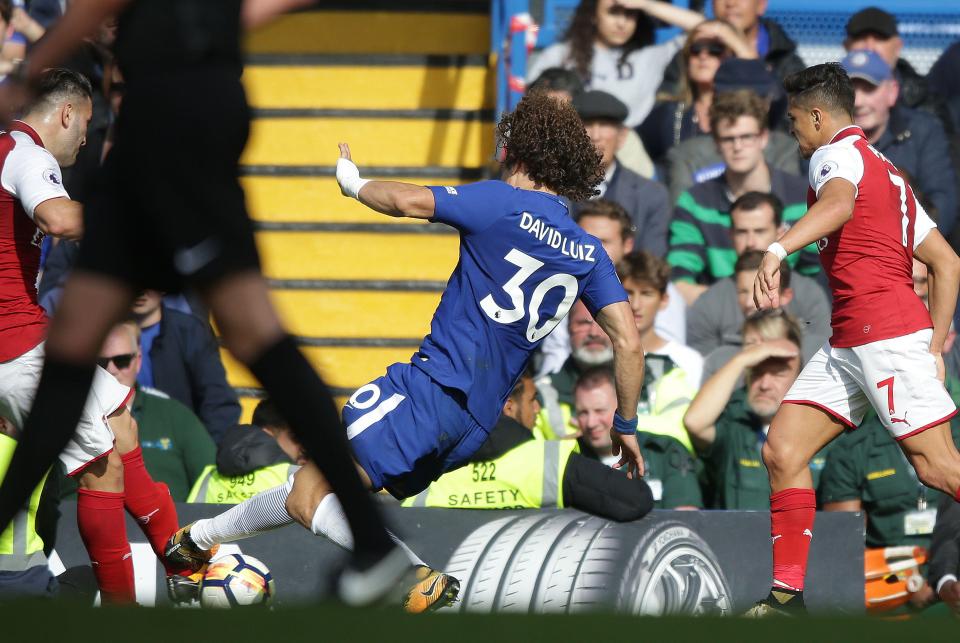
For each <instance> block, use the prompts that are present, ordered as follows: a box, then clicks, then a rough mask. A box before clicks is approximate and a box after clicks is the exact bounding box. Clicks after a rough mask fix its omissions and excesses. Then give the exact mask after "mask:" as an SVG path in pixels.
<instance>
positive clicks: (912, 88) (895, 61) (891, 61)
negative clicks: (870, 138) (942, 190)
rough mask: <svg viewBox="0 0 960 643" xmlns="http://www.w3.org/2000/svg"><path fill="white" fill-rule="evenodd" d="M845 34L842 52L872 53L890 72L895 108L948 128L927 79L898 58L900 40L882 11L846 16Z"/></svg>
mask: <svg viewBox="0 0 960 643" xmlns="http://www.w3.org/2000/svg"><path fill="white" fill-rule="evenodd" d="M846 31H847V37H846V39H845V40H844V41H843V48H844V49H846V50H847V51H848V52H852V51H856V50H858V49H868V50H870V51H873V52H876V53H877V54H878V55H879V56H880V57H881V58H882V59H883V60H884V62H886V63H887V66H888V67H889V68H890V69H891V70H893V77H894V80H895V81H896V83H897V86H898V87H899V92H898V94H897V96H896V101H897V105H898V106H901V107H908V108H910V109H922V110H924V111H926V112H929V113H931V114H933V115H935V116H937V117H938V118H939V119H940V120H941V123H940V124H941V125H943V126H944V127H950V116H949V114H948V112H947V109H946V106H945V105H944V103H943V101H942V99H941V98H940V96H939V95H938V94H937V93H936V92H932V91H930V89H929V88H928V86H927V80H926V79H925V78H924V77H923V76H921V75H920V74H919V73H918V72H917V71H916V70H915V69H914V68H913V66H911V65H910V63H909V62H907V61H906V60H905V59H903V58H901V57H900V54H901V52H902V51H903V39H901V38H900V34H899V30H898V29H897V19H896V18H895V17H893V16H892V15H891V14H889V13H887V12H886V11H884V10H883V9H879V8H877V7H867V8H866V9H862V10H861V11H858V12H857V13H855V14H853V15H852V16H850V20H849V21H848V22H847V27H846ZM894 163H896V161H895V160H894ZM897 165H899V164H897Z"/></svg>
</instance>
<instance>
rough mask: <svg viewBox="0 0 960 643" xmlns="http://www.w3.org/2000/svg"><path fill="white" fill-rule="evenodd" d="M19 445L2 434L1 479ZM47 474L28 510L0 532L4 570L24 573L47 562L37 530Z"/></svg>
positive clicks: (32, 497)
mask: <svg viewBox="0 0 960 643" xmlns="http://www.w3.org/2000/svg"><path fill="white" fill-rule="evenodd" d="M16 448H17V441H16V440H14V439H13V438H11V437H9V436H7V435H3V434H0V480H3V477H4V476H5V475H6V474H7V469H8V468H9V467H10V460H11V459H12V458H13V452H14V451H15V450H16ZM46 480H47V476H46V475H44V476H43V479H41V480H40V484H38V485H37V488H36V489H34V490H33V493H32V494H31V495H30V501H29V503H28V504H27V507H26V508H25V509H22V510H20V512H19V513H17V515H16V516H14V518H13V522H12V523H11V524H10V526H8V527H7V528H6V530H5V531H4V532H3V533H2V534H0V571H9V572H21V571H24V570H26V569H30V568H31V567H39V566H41V565H44V566H45V565H46V564H47V557H46V555H45V554H44V553H43V539H42V538H41V537H40V534H38V533H37V529H36V527H37V509H38V508H39V507H40V495H41V494H42V493H43V484H44V482H46Z"/></svg>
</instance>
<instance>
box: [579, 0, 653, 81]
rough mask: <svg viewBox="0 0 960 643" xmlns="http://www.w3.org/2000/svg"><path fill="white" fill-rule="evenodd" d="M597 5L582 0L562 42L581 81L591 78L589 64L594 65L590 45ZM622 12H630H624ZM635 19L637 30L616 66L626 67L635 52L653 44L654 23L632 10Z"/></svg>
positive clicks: (594, 34) (594, 33)
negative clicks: (628, 59) (568, 45)
mask: <svg viewBox="0 0 960 643" xmlns="http://www.w3.org/2000/svg"><path fill="white" fill-rule="evenodd" d="M597 4H598V0H581V2H580V4H578V5H577V9H576V11H574V14H573V18H571V20H570V28H569V29H567V33H566V35H565V36H564V40H566V41H567V42H569V43H570V60H572V61H573V66H574V68H575V69H576V70H577V73H578V74H580V77H581V78H582V79H584V80H587V79H588V78H590V63H592V62H593V43H594V41H596V39H597ZM623 11H630V10H629V9H623ZM632 13H634V14H635V15H636V16H637V29H636V31H634V32H633V36H631V37H630V40H628V41H627V42H626V43H625V44H624V45H623V47H621V51H620V60H619V61H617V67H622V66H624V65H627V64H628V63H627V57H628V56H629V55H630V54H632V53H633V52H634V51H636V50H637V49H642V48H643V47H646V46H647V45H652V44H653V40H654V25H653V20H652V19H651V18H650V17H649V16H648V15H647V14H645V13H643V12H642V11H637V10H633V11H632ZM645 72H646V70H643V69H634V70H633V73H635V74H643V73H645Z"/></svg>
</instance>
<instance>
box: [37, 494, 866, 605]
mask: <svg viewBox="0 0 960 643" xmlns="http://www.w3.org/2000/svg"><path fill="white" fill-rule="evenodd" d="M225 508H226V507H224V506H222V505H198V504H193V505H190V504H182V505H178V506H177V511H178V513H179V516H180V521H181V523H183V524H186V523H188V522H191V521H193V520H197V519H199V518H204V517H209V516H212V515H214V514H216V513H217V512H219V511H222V510H223V509H225ZM384 510H385V513H386V516H387V518H388V520H389V522H390V523H391V524H392V525H393V526H394V527H395V528H396V531H397V533H399V534H402V535H403V537H404V539H405V541H406V542H407V543H408V544H409V545H410V547H411V548H412V549H413V550H414V551H416V552H418V554H419V555H420V556H421V557H422V558H423V559H424V560H425V561H426V562H427V563H428V564H430V565H432V566H435V567H438V568H441V569H444V570H446V571H448V572H449V573H451V574H453V575H455V576H456V577H457V578H459V579H460V581H461V593H460V601H459V602H458V603H457V604H456V605H455V606H453V607H452V608H448V609H452V610H462V611H469V612H528V613H556V612H561V613H563V612H582V611H590V610H603V611H611V610H614V611H618V612H624V613H630V614H648V615H657V614H664V613H687V614H699V613H707V614H726V615H733V614H736V613H738V612H741V611H743V610H745V609H747V608H748V607H750V605H751V604H752V603H753V602H754V601H756V600H758V599H760V598H763V597H764V596H765V595H766V592H767V590H768V589H769V586H770V565H771V558H770V557H771V541H770V535H769V534H770V531H769V529H770V527H769V514H768V513H767V512H749V511H702V512H685V511H654V512H652V513H651V514H650V515H648V516H647V517H645V518H643V519H642V520H639V521H636V522H632V523H614V522H610V521H607V520H603V519H600V518H596V517H594V516H590V515H587V514H583V513H580V512H578V511H573V510H556V509H554V510H519V511H518V510H504V511H469V510H455V509H416V508H400V507H397V506H395V505H392V504H391V505H387V506H385V507H384ZM61 511H62V513H63V515H62V518H61V521H60V527H59V531H58V537H57V543H56V556H55V557H54V559H53V562H52V565H54V566H55V567H56V569H57V570H60V569H63V568H68V569H69V568H73V567H78V566H85V565H86V566H89V560H88V558H87V555H86V552H85V550H84V549H83V544H82V543H81V542H80V537H79V535H78V533H77V528H76V506H75V505H74V504H72V503H64V504H63V506H62V507H61ZM863 532H864V523H863V516H862V515H861V514H852V513H820V514H818V515H817V521H816V526H815V528H814V534H815V537H814V538H813V543H812V548H811V563H810V570H809V574H808V577H807V588H808V589H807V592H806V594H805V599H806V603H807V605H808V606H809V607H810V609H811V611H813V612H843V613H851V614H852V613H862V611H863V542H864V541H863ZM127 535H128V538H129V539H130V541H131V544H132V548H133V560H134V573H135V575H136V580H137V598H138V600H139V601H140V602H141V604H144V605H155V604H164V603H166V601H167V599H166V595H165V592H164V589H163V576H162V569H161V567H160V566H159V564H157V562H156V559H155V557H154V555H153V552H152V551H151V550H150V546H149V544H147V542H146V539H145V538H144V537H143V535H142V532H141V531H140V529H139V528H138V527H137V526H136V524H135V523H134V522H133V520H131V519H129V518H128V520H127ZM237 549H239V550H240V551H241V552H242V553H246V554H249V555H252V556H255V557H257V558H259V559H261V560H262V561H263V562H265V563H266V564H267V565H268V566H269V567H270V569H271V571H272V572H273V576H274V578H275V579H276V583H277V599H276V601H277V604H278V605H296V604H302V603H305V602H310V601H316V600H322V599H323V598H325V597H327V596H328V595H329V583H330V580H329V579H330V573H331V572H332V571H333V570H335V569H337V568H338V567H339V566H340V565H342V564H343V562H344V561H345V554H344V552H343V551H342V550H340V549H339V548H338V547H336V546H335V545H333V544H331V543H330V542H329V541H327V540H326V539H324V538H319V537H317V536H314V535H313V534H311V533H310V532H308V531H307V530H306V529H303V528H302V527H300V526H299V525H290V526H289V527H285V528H283V529H278V530H275V531H272V532H269V533H266V534H262V535H260V536H258V537H256V538H251V539H247V540H244V541H240V542H238V543H235V544H228V545H224V547H223V549H222V551H223V552H224V553H235V552H236V551H237Z"/></svg>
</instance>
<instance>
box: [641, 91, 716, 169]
mask: <svg viewBox="0 0 960 643" xmlns="http://www.w3.org/2000/svg"><path fill="white" fill-rule="evenodd" d="M695 116H696V110H694V109H693V104H691V103H684V102H683V101H678V100H665V101H660V102H658V103H657V104H656V105H654V106H653V109H652V110H650V114H648V115H647V118H646V119H644V121H643V122H642V123H640V126H639V127H638V128H637V134H639V135H640V140H642V141H643V148H644V149H645V150H647V154H649V155H650V159H651V160H652V161H653V162H654V164H655V165H656V166H657V174H658V175H659V176H662V177H666V175H667V174H666V158H667V152H668V151H669V150H670V148H671V147H673V146H674V145H676V144H677V143H679V142H681V141H685V140H687V139H688V138H693V137H694V136H698V135H700V134H703V132H702V131H701V130H700V125H699V124H698V123H697V121H696V120H695Z"/></svg>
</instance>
